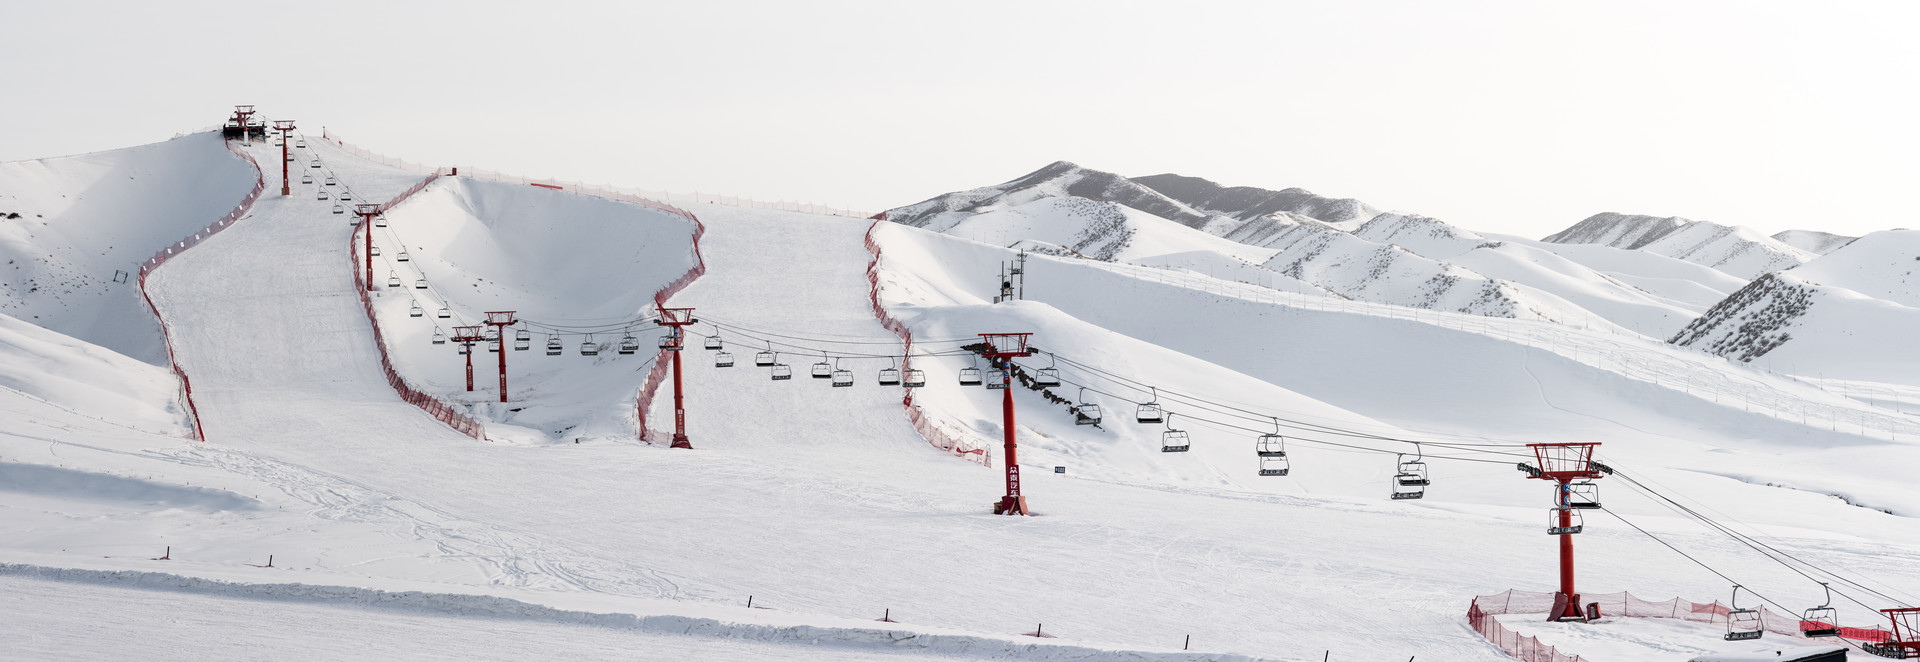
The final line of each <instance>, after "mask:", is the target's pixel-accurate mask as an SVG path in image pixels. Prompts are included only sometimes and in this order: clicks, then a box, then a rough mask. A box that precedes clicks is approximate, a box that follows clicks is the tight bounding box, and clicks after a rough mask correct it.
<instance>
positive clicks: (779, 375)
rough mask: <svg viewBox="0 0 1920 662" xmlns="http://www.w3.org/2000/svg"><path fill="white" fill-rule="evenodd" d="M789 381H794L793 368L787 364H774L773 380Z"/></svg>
mask: <svg viewBox="0 0 1920 662" xmlns="http://www.w3.org/2000/svg"><path fill="white" fill-rule="evenodd" d="M789 379H793V366H790V365H787V364H785V363H775V364H773V380H774V381H776V382H778V381H786V380H789Z"/></svg>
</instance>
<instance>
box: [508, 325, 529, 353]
mask: <svg viewBox="0 0 1920 662" xmlns="http://www.w3.org/2000/svg"><path fill="white" fill-rule="evenodd" d="M532 348H533V332H532V331H528V330H526V329H518V330H515V331H514V332H513V351H516V352H524V351H527V350H528V349H532Z"/></svg>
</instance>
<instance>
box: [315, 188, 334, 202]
mask: <svg viewBox="0 0 1920 662" xmlns="http://www.w3.org/2000/svg"><path fill="white" fill-rule="evenodd" d="M330 197H331V196H328V195H327V190H326V189H320V190H319V191H317V192H315V193H314V194H313V199H315V200H327V199H330Z"/></svg>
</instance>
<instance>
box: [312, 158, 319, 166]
mask: <svg viewBox="0 0 1920 662" xmlns="http://www.w3.org/2000/svg"><path fill="white" fill-rule="evenodd" d="M311 166H312V167H315V168H318V167H320V159H314V160H313V163H312V164H311Z"/></svg>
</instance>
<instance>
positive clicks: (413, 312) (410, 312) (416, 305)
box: [407, 301, 427, 317]
mask: <svg viewBox="0 0 1920 662" xmlns="http://www.w3.org/2000/svg"><path fill="white" fill-rule="evenodd" d="M426 314H427V311H426V310H425V309H423V308H421V307H420V302H418V301H415V302H413V305H412V307H411V308H408V309H407V317H424V316H426Z"/></svg>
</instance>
